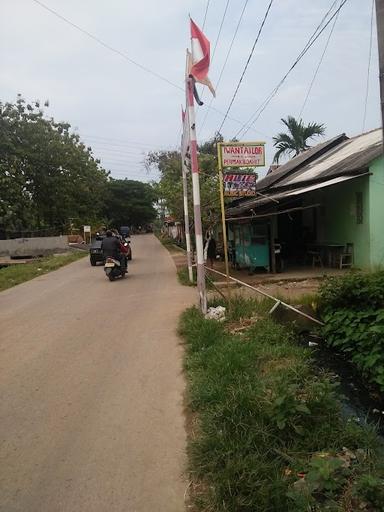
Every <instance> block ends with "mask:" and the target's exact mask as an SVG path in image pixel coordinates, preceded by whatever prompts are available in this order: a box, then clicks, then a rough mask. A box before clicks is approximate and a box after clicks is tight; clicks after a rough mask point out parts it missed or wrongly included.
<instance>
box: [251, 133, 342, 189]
mask: <svg viewBox="0 0 384 512" xmlns="http://www.w3.org/2000/svg"><path fill="white" fill-rule="evenodd" d="M345 140H348V137H347V136H346V135H345V133H342V134H340V135H337V136H336V137H333V138H332V139H329V140H327V141H325V142H322V143H321V144H317V145H316V146H314V147H312V148H310V149H308V150H307V151H303V152H302V153H300V154H299V155H297V156H295V157H294V158H292V159H291V160H289V162H287V163H285V164H284V165H281V166H280V167H279V168H278V169H276V170H275V171H273V172H271V173H270V174H268V175H267V176H265V177H264V178H263V179H262V180H260V181H258V182H257V184H256V190H258V191H262V190H263V189H266V188H269V187H271V186H273V185H274V184H276V183H278V182H280V181H281V180H282V179H284V178H286V177H287V176H288V175H291V174H292V173H293V172H295V171H297V170H298V169H300V168H301V167H303V166H304V165H306V164H308V163H309V162H311V161H313V160H314V159H316V158H318V157H319V156H320V155H322V154H324V153H326V152H327V151H329V150H331V149H332V148H334V147H335V146H337V145H339V144H341V143H342V142H344V141H345Z"/></svg>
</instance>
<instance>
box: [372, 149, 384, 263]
mask: <svg viewBox="0 0 384 512" xmlns="http://www.w3.org/2000/svg"><path fill="white" fill-rule="evenodd" d="M369 170H370V172H371V173H372V174H371V176H370V177H369V216H370V249H371V261H370V263H371V267H372V268H375V267H378V266H382V265H384V158H383V157H380V158H378V159H377V160H375V161H374V162H373V163H372V164H371V166H370V168H369Z"/></svg>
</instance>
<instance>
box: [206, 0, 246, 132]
mask: <svg viewBox="0 0 384 512" xmlns="http://www.w3.org/2000/svg"><path fill="white" fill-rule="evenodd" d="M248 1H249V0H245V2H244V5H243V9H242V11H241V14H240V18H239V21H238V22H237V26H236V29H235V32H234V34H233V37H232V41H231V44H230V45H229V48H228V52H227V55H226V57H225V60H224V64H223V67H222V68H221V71H220V75H219V78H218V80H217V82H216V85H215V90H216V91H217V89H218V87H219V85H220V82H221V79H222V76H223V73H224V69H225V67H226V65H227V62H228V59H229V56H230V54H231V51H232V47H233V43H234V42H235V39H236V36H237V33H238V31H239V28H240V24H241V21H242V19H243V16H244V12H245V9H246V7H247V4H248ZM212 102H213V97H212V98H211V101H210V102H209V105H208V108H207V111H206V112H205V116H204V119H203V122H202V124H201V128H200V132H201V131H202V130H203V128H204V126H205V122H206V120H207V117H208V114H209V112H210V110H211V105H212Z"/></svg>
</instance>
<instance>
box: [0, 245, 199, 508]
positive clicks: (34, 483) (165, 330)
mask: <svg viewBox="0 0 384 512" xmlns="http://www.w3.org/2000/svg"><path fill="white" fill-rule="evenodd" d="M132 249H133V261H132V264H131V265H130V268H129V275H128V277H127V278H126V279H124V280H117V281H115V282H113V283H111V282H109V281H108V280H107V279H106V277H105V275H104V272H103V268H102V267H100V266H97V267H91V266H90V265H89V262H88V258H85V259H84V260H80V261H78V262H76V263H73V264H71V265H69V266H67V267H63V268H61V269H60V270H58V271H56V272H52V273H50V274H47V275H44V276H42V277H40V278H36V279H34V280H33V281H29V282H27V283H24V284H22V285H19V286H16V287H14V288H12V289H10V290H7V291H4V292H2V293H0V398H1V405H0V511H1V512H80V511H81V512H182V511H183V510H184V504H183V496H184V491H185V482H184V481H183V477H182V472H183V469H184V462H185V459H184V458H185V430H184V418H183V410H182V393H183V390H184V382H183V377H182V374H181V372H182V361H181V357H182V348H181V346H180V340H179V339H178V338H177V335H176V327H177V319H178V316H179V314H180V313H181V311H182V310H183V309H184V308H185V307H186V306H188V305H190V304H192V303H193V302H194V301H195V293H196V292H195V291H194V290H193V289H191V288H187V287H182V286H181V285H179V284H178V283H177V280H176V275H175V267H174V264H173V262H172V259H171V258H170V256H169V254H168V252H167V251H166V250H165V249H164V248H163V247H162V246H161V244H160V243H159V242H158V241H157V239H156V238H155V237H154V236H153V235H140V236H135V237H134V238H133V239H132Z"/></svg>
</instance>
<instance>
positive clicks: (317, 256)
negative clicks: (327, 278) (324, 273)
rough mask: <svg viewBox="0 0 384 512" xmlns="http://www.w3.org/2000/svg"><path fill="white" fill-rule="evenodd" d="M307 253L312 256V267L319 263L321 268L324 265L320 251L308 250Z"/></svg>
mask: <svg viewBox="0 0 384 512" xmlns="http://www.w3.org/2000/svg"><path fill="white" fill-rule="evenodd" d="M307 255H308V256H310V257H311V258H312V267H315V266H316V265H317V264H319V265H320V267H321V268H322V267H323V260H322V259H321V254H320V252H319V251H308V252H307Z"/></svg>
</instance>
